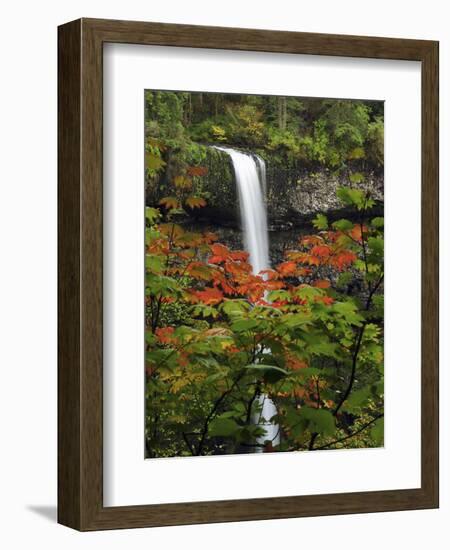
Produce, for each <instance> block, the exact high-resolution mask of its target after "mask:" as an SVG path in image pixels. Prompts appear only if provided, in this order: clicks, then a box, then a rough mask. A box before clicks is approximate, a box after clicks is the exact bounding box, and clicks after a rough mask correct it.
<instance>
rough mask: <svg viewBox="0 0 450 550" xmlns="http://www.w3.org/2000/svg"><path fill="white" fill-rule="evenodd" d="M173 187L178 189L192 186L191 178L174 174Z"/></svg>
mask: <svg viewBox="0 0 450 550" xmlns="http://www.w3.org/2000/svg"><path fill="white" fill-rule="evenodd" d="M173 183H174V185H175V187H177V188H178V189H190V188H191V187H192V180H191V178H188V177H186V176H176V177H175V178H174V180H173Z"/></svg>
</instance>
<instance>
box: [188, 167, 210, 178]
mask: <svg viewBox="0 0 450 550" xmlns="http://www.w3.org/2000/svg"><path fill="white" fill-rule="evenodd" d="M186 172H187V173H188V174H189V175H190V176H205V175H206V174H207V173H208V168H206V166H188V168H187V170H186Z"/></svg>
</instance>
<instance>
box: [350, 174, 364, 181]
mask: <svg viewBox="0 0 450 550" xmlns="http://www.w3.org/2000/svg"><path fill="white" fill-rule="evenodd" d="M349 179H350V181H351V182H352V183H362V182H363V181H364V175H363V174H361V173H360V172H355V173H354V174H350V176H349Z"/></svg>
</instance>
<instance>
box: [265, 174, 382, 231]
mask: <svg viewBox="0 0 450 550" xmlns="http://www.w3.org/2000/svg"><path fill="white" fill-rule="evenodd" d="M363 175H364V182H363V183H359V184H358V187H359V188H364V189H367V190H368V191H370V194H371V196H372V197H373V198H374V199H375V200H376V201H377V202H378V203H382V201H383V188H384V180H383V176H382V175H376V174H374V173H365V174H363ZM349 185H351V183H350V181H349V178H348V175H347V174H343V175H336V174H333V173H332V172H330V171H328V170H322V171H319V172H315V173H301V172H298V171H287V170H270V169H268V170H267V206H268V216H269V224H270V225H271V226H272V227H280V228H286V229H287V228H288V227H289V226H295V225H299V224H300V225H301V224H302V222H307V221H309V220H311V219H312V218H314V217H315V215H316V214H318V213H319V212H320V213H325V214H327V213H331V214H333V213H334V212H335V213H336V214H339V215H340V214H345V211H344V209H342V203H341V202H340V201H339V199H338V198H337V195H336V191H337V189H338V188H339V187H342V186H349Z"/></svg>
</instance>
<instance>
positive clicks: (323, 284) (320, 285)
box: [312, 279, 331, 288]
mask: <svg viewBox="0 0 450 550" xmlns="http://www.w3.org/2000/svg"><path fill="white" fill-rule="evenodd" d="M330 284H331V283H330V281H327V280H326V279H318V280H317V281H314V282H313V284H312V286H315V287H316V288H330Z"/></svg>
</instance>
